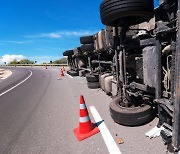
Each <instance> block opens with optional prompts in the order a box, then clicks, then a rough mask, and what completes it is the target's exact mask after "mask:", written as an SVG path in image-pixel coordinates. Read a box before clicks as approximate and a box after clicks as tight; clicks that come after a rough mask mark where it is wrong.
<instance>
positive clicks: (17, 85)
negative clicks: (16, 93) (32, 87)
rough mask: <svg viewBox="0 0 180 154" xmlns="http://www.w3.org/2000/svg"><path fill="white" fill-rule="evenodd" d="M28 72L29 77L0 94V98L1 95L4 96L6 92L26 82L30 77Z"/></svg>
mask: <svg viewBox="0 0 180 154" xmlns="http://www.w3.org/2000/svg"><path fill="white" fill-rule="evenodd" d="M29 72H30V75H29V76H28V77H27V78H25V79H24V80H23V81H21V82H19V83H18V84H17V85H15V86H13V87H11V88H10V89H8V90H6V91H5V92H3V93H1V94H0V97H1V96H2V95H4V94H6V93H7V92H9V91H11V90H13V89H14V88H16V87H17V86H19V85H21V84H22V83H24V82H25V81H26V80H28V79H29V78H30V77H31V76H32V71H30V70H29Z"/></svg>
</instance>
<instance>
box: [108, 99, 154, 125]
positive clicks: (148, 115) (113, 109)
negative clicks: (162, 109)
mask: <svg viewBox="0 0 180 154" xmlns="http://www.w3.org/2000/svg"><path fill="white" fill-rule="evenodd" d="M119 101H120V98H118V97H117V98H115V99H113V100H112V101H111V103H110V105H109V107H110V114H111V117H112V119H113V120H114V121H115V122H117V123H119V124H121V125H125V126H140V125H144V124H146V123H148V122H150V121H151V120H152V119H153V118H154V112H153V108H152V107H151V106H150V105H147V104H144V105H143V106H138V107H132V108H130V107H129V108H126V107H122V106H120V105H119Z"/></svg>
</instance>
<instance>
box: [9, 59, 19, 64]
mask: <svg viewBox="0 0 180 154" xmlns="http://www.w3.org/2000/svg"><path fill="white" fill-rule="evenodd" d="M17 63H18V61H17V60H16V59H14V60H13V61H11V62H10V63H9V64H11V65H15V64H17Z"/></svg>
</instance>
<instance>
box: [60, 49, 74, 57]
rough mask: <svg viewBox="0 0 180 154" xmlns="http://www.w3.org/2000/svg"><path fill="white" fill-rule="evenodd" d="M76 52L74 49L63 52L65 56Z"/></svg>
mask: <svg viewBox="0 0 180 154" xmlns="http://www.w3.org/2000/svg"><path fill="white" fill-rule="evenodd" d="M73 54H74V51H73V50H67V51H65V52H64V53H63V56H72V55H73Z"/></svg>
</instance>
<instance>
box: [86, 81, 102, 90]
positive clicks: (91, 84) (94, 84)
mask: <svg viewBox="0 0 180 154" xmlns="http://www.w3.org/2000/svg"><path fill="white" fill-rule="evenodd" d="M87 86H88V88H89V89H97V88H100V86H99V82H87Z"/></svg>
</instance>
